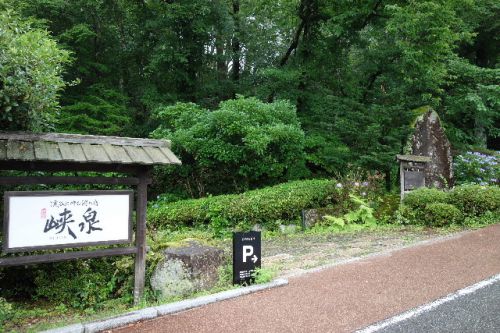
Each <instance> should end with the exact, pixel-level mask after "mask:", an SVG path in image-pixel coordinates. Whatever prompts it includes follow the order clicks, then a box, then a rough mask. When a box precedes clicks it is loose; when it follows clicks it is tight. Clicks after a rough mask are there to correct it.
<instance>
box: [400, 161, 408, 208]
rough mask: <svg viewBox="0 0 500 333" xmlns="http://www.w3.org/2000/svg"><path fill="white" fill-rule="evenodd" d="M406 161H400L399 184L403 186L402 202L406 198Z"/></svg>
mask: <svg viewBox="0 0 500 333" xmlns="http://www.w3.org/2000/svg"><path fill="white" fill-rule="evenodd" d="M406 163H407V162H405V161H399V184H400V186H401V202H403V198H404V197H405V172H404V170H405V166H406Z"/></svg>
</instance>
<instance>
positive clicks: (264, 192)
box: [148, 180, 340, 229]
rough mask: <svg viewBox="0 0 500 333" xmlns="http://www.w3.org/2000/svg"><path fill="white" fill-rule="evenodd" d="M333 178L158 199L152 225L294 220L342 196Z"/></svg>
mask: <svg viewBox="0 0 500 333" xmlns="http://www.w3.org/2000/svg"><path fill="white" fill-rule="evenodd" d="M339 193H340V191H339V190H338V189H337V188H336V187H335V182H334V181H332V180H304V181H294V182H289V183H284V184H281V185H276V186H272V187H267V188H264V189H260V190H253V191H248V192H245V193H242V194H237V195H221V196H214V197H207V198H202V199H193V200H183V201H177V202H173V203H161V202H160V203H156V204H153V205H152V206H151V208H150V209H149V212H148V224H149V225H150V226H151V227H165V226H185V225H197V224H210V225H212V227H214V228H216V229H220V228H228V227H231V226H233V227H234V226H235V225H237V224H239V225H242V224H243V225H246V226H251V225H254V224H256V223H259V224H261V225H268V224H269V223H272V221H275V220H285V221H290V220H295V219H296V218H297V217H299V216H300V213H301V211H302V209H307V208H312V207H323V206H327V205H329V204H332V203H333V202H335V201H338V200H340V199H339Z"/></svg>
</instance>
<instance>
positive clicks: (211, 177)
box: [153, 98, 305, 197]
mask: <svg viewBox="0 0 500 333" xmlns="http://www.w3.org/2000/svg"><path fill="white" fill-rule="evenodd" d="M155 118H157V119H158V121H159V123H160V126H159V127H158V128H157V129H156V130H155V131H154V132H153V136H154V137H159V138H171V139H172V141H173V143H174V146H173V149H174V151H175V152H177V154H178V156H179V157H180V159H181V160H182V161H183V166H182V167H177V166H176V167H174V168H170V169H168V170H167V172H168V173H167V175H165V174H160V176H161V177H157V178H158V180H159V181H161V180H162V179H164V180H165V181H168V180H170V179H174V180H175V183H182V184H183V187H184V188H185V190H186V191H187V192H188V193H189V194H190V195H191V196H193V197H199V196H205V195H207V193H212V194H220V193H227V192H232V191H238V192H242V191H244V190H246V189H248V188H252V187H257V186H258V185H261V186H262V185H265V184H270V183H271V184H272V183H278V182H283V181H286V180H288V179H293V178H297V177H298V176H300V175H301V174H304V173H305V166H304V152H303V151H304V132H303V131H302V129H301V128H300V124H299V121H298V119H297V116H296V114H295V108H294V107H293V106H292V105H290V103H288V102H285V101H277V102H274V103H262V102H260V101H259V100H257V99H255V98H238V99H234V100H228V101H225V102H222V103H221V104H220V106H219V108H218V109H216V110H214V111H209V110H207V109H203V108H201V107H199V106H197V105H196V104H192V103H177V104H176V105H174V106H168V107H160V108H158V109H157V110H156V112H155ZM175 183H174V185H175ZM171 184H172V183H171ZM158 185H159V184H156V187H158ZM162 185H163V184H162ZM169 187H172V186H169Z"/></svg>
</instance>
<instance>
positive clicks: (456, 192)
mask: <svg viewBox="0 0 500 333" xmlns="http://www.w3.org/2000/svg"><path fill="white" fill-rule="evenodd" d="M449 202H450V203H451V204H453V205H455V206H456V207H457V208H458V209H460V211H461V212H462V213H463V214H464V215H465V216H470V217H474V216H481V215H483V214H484V213H486V212H488V211H490V212H496V211H499V210H500V187H498V186H481V185H462V186H457V187H455V188H454V189H453V190H452V191H451V192H450V199H449Z"/></svg>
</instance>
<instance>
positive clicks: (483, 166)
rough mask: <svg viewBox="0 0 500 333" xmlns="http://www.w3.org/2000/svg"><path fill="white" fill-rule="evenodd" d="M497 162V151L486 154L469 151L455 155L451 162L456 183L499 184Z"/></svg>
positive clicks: (498, 165)
mask: <svg viewBox="0 0 500 333" xmlns="http://www.w3.org/2000/svg"><path fill="white" fill-rule="evenodd" d="M499 162H500V154H499V153H498V152H496V153H493V154H491V155H488V154H483V153H480V152H470V151H469V152H466V153H464V154H462V155H459V156H457V157H456V158H455V162H454V164H453V167H454V170H455V177H456V180H457V184H463V183H476V184H480V185H495V184H496V185H499V179H500V163H499Z"/></svg>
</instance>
